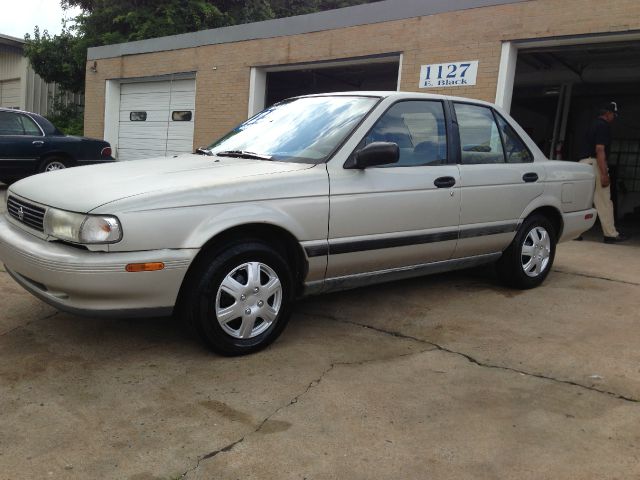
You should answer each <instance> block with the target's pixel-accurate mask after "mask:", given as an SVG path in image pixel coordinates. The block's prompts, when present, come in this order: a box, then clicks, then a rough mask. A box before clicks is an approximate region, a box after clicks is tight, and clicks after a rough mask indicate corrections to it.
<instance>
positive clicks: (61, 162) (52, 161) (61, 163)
mask: <svg viewBox="0 0 640 480" xmlns="http://www.w3.org/2000/svg"><path fill="white" fill-rule="evenodd" d="M65 168H69V162H68V161H67V160H65V159H63V158H60V157H48V158H45V159H44V160H43V161H42V164H41V165H40V168H39V169H38V172H40V173H44V172H54V171H56V170H64V169H65Z"/></svg>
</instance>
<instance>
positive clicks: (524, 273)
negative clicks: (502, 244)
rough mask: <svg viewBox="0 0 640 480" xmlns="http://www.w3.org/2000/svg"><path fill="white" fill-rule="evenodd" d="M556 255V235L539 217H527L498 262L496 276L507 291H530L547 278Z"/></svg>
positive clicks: (547, 222) (544, 218) (541, 216)
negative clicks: (529, 289) (507, 287)
mask: <svg viewBox="0 0 640 480" xmlns="http://www.w3.org/2000/svg"><path fill="white" fill-rule="evenodd" d="M555 254H556V232H555V229H554V228H553V225H552V224H551V222H550V221H549V220H548V219H547V218H546V217H545V216H543V215H532V216H530V217H528V218H527V219H526V220H525V221H524V222H523V223H522V225H521V226H520V228H519V229H518V233H517V234H516V237H515V238H514V239H513V242H511V245H510V246H509V248H507V250H505V252H504V253H503V254H502V257H501V258H500V260H498V263H497V267H498V274H499V276H500V278H501V280H502V281H503V282H504V283H505V284H506V285H508V286H510V287H515V288H520V289H528V288H534V287H537V286H538V285H540V284H541V283H542V282H544V279H545V278H547V275H549V272H550V271H551V267H552V265H553V259H554V257H555Z"/></svg>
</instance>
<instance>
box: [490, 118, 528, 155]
mask: <svg viewBox="0 0 640 480" xmlns="http://www.w3.org/2000/svg"><path fill="white" fill-rule="evenodd" d="M496 118H497V119H498V125H499V126H500V131H501V132H502V140H503V141H504V149H505V154H506V156H507V163H530V162H533V155H532V154H531V152H530V151H529V149H528V148H527V146H526V145H525V144H524V142H523V141H522V139H521V138H520V137H519V136H518V134H517V133H516V132H515V130H514V129H513V127H512V126H511V125H509V124H508V123H507V121H506V120H505V119H504V118H502V117H501V116H500V115H498V114H496Z"/></svg>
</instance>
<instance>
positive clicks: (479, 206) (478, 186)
mask: <svg viewBox="0 0 640 480" xmlns="http://www.w3.org/2000/svg"><path fill="white" fill-rule="evenodd" d="M453 107H454V112H455V116H456V124H457V128H458V131H459V139H460V160H459V161H460V182H461V186H462V188H461V192H460V194H461V210H460V239H459V241H458V245H457V247H456V252H455V257H456V258H462V257H468V256H472V255H480V254H486V253H494V252H499V251H502V250H504V249H505V248H506V247H507V246H508V245H509V243H510V242H511V240H512V239H513V237H514V236H515V232H516V230H517V227H518V225H519V221H520V216H521V215H522V212H523V211H524V210H525V208H526V207H527V205H529V203H531V201H532V200H533V199H535V198H536V197H538V196H539V195H541V194H542V193H543V191H544V185H543V182H544V177H545V170H544V168H543V167H542V165H541V164H539V163H535V162H534V161H533V154H532V153H531V152H530V151H529V150H528V149H527V147H526V146H525V144H524V142H523V141H522V140H521V139H520V138H519V137H518V136H517V134H516V133H515V132H514V130H513V128H511V126H510V125H509V124H508V122H507V121H506V120H505V119H504V118H503V117H502V116H500V115H499V114H498V113H497V112H495V110H494V109H492V108H490V107H488V106H485V105H479V104H473V103H464V102H454V103H453Z"/></svg>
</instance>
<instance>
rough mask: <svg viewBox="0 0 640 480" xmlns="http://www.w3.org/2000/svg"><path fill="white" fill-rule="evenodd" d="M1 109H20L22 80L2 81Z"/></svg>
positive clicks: (0, 85) (0, 91) (0, 86)
mask: <svg viewBox="0 0 640 480" xmlns="http://www.w3.org/2000/svg"><path fill="white" fill-rule="evenodd" d="M0 107H5V108H20V80H19V79H15V80H2V81H0Z"/></svg>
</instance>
